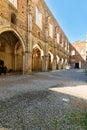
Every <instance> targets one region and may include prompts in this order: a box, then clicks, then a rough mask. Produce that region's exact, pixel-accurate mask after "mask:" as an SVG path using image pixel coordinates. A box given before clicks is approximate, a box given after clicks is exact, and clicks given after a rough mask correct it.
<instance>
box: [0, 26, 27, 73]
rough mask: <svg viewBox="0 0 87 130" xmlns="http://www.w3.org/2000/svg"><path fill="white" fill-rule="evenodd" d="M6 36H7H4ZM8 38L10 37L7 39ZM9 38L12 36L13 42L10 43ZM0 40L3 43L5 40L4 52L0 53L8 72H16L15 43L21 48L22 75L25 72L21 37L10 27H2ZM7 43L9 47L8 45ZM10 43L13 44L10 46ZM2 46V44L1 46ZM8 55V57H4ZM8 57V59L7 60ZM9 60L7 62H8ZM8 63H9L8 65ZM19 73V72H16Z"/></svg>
mask: <svg viewBox="0 0 87 130" xmlns="http://www.w3.org/2000/svg"><path fill="white" fill-rule="evenodd" d="M6 35H7V36H6ZM9 36H10V37H9ZM11 36H13V37H12V38H13V41H10V40H11V39H10V38H11ZM7 37H9V38H7ZM0 38H1V39H2V41H4V39H5V40H6V41H5V42H6V43H5V51H6V52H5V51H2V52H0V55H1V57H3V59H4V61H5V64H6V63H7V65H8V66H7V67H8V69H9V70H11V71H13V72H14V71H16V68H17V67H16V66H17V65H16V63H15V57H16V55H15V46H16V42H17V41H18V42H19V45H20V47H21V64H20V66H21V69H20V70H21V72H22V73H24V71H25V65H24V63H25V61H24V59H25V57H24V53H25V45H24V41H23V39H22V37H21V36H20V34H19V33H18V32H17V31H16V30H15V29H13V28H10V27H4V28H2V29H0ZM16 39H17V40H16ZM8 43H9V45H8ZM11 43H15V44H12V45H11ZM2 45H3V44H2ZM5 53H6V54H8V55H5ZM8 57H9V58H8ZM8 59H9V60H8ZM8 62H9V63H8ZM18 71H19V70H18Z"/></svg>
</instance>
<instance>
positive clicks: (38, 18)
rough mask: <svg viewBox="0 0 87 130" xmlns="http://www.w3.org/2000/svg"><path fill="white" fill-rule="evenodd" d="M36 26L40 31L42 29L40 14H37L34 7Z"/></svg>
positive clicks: (37, 11)
mask: <svg viewBox="0 0 87 130" xmlns="http://www.w3.org/2000/svg"><path fill="white" fill-rule="evenodd" d="M36 24H37V25H38V27H39V28H40V29H42V13H41V12H39V10H38V8H37V7H36Z"/></svg>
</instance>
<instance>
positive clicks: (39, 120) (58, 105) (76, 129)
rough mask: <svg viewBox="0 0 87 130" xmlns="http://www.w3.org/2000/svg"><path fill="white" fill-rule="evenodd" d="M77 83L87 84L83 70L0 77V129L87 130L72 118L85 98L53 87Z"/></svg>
mask: <svg viewBox="0 0 87 130" xmlns="http://www.w3.org/2000/svg"><path fill="white" fill-rule="evenodd" d="M77 85H78V86H79V85H80V86H83V85H85V86H86V85H87V76H86V75H84V73H83V70H64V71H62V70H61V71H53V72H43V73H35V74H32V75H12V76H0V130H86V129H87V128H86V129H85V128H84V126H83V125H80V124H78V123H76V120H77V118H76V120H73V122H72V119H71V117H72V116H71V115H72V114H73V113H76V114H77V117H79V115H80V113H82V112H86V111H87V101H86V99H82V98H78V97H77V96H73V95H69V94H65V93H61V92H58V91H53V90H52V89H53V88H64V87H65V88H66V87H71V88H73V87H75V86H77ZM85 91H87V88H86V90H85ZM73 115H74V114H73ZM74 116H75V115H74ZM78 119H79V118H78Z"/></svg>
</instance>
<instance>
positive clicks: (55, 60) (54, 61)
mask: <svg viewBox="0 0 87 130" xmlns="http://www.w3.org/2000/svg"><path fill="white" fill-rule="evenodd" d="M56 53H57V34H55V36H54V59H53V64H52V70H56V68H57V57H56Z"/></svg>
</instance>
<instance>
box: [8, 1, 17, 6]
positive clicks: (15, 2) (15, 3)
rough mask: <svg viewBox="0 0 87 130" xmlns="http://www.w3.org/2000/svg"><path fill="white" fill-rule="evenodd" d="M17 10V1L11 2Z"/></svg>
mask: <svg viewBox="0 0 87 130" xmlns="http://www.w3.org/2000/svg"><path fill="white" fill-rule="evenodd" d="M9 1H10V2H11V3H12V4H13V5H14V6H15V7H16V8H17V0H9Z"/></svg>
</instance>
